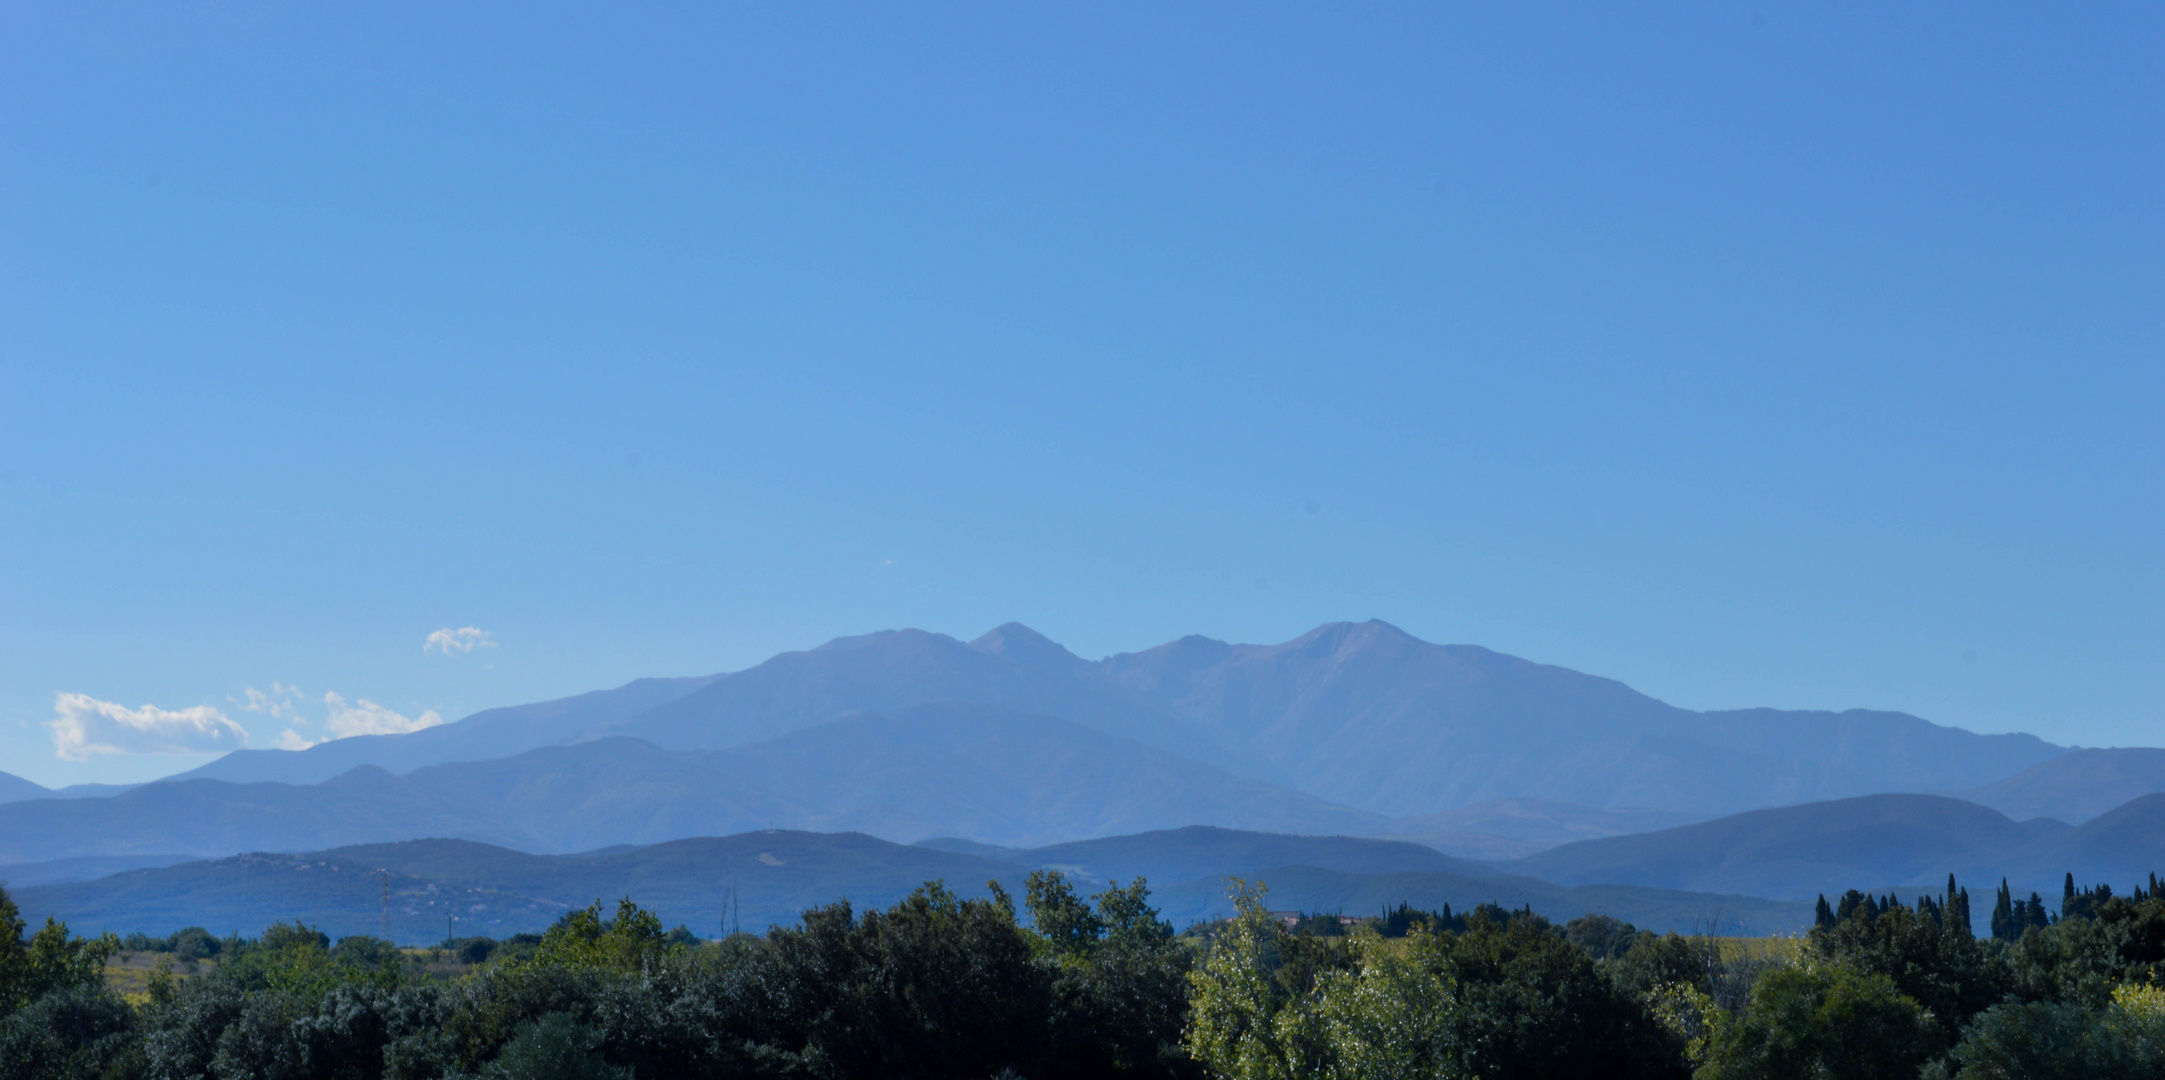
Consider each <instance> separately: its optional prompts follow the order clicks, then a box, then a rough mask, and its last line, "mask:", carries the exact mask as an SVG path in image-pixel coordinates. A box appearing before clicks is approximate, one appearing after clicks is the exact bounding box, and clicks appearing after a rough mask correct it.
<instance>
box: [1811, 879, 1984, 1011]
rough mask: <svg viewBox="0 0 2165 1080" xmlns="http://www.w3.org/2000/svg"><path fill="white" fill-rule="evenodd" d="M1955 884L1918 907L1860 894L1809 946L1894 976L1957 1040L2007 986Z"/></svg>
mask: <svg viewBox="0 0 2165 1080" xmlns="http://www.w3.org/2000/svg"><path fill="white" fill-rule="evenodd" d="M1947 884H1948V892H1947V893H1946V894H1943V897H1942V899H1941V900H1939V901H1934V900H1932V898H1930V897H1920V898H1919V900H1918V902H1917V906H1916V907H1915V908H1910V907H1907V906H1904V905H1903V904H1902V903H1901V902H1900V901H1899V900H1896V899H1895V898H1894V897H1891V896H1890V897H1887V898H1886V899H1885V900H1880V901H1875V900H1873V899H1871V898H1869V897H1865V898H1863V899H1862V900H1855V901H1853V898H1856V897H1861V896H1862V895H1863V894H1861V893H1855V892H1852V893H1850V894H1849V895H1847V896H1845V897H1843V905H1842V911H1843V914H1842V915H1841V916H1839V917H1838V918H1837V919H1836V921H1835V923H1834V925H1832V926H1828V927H1815V928H1813V930H1812V932H1811V933H1810V934H1809V935H1808V936H1807V937H1806V938H1805V949H1806V951H1807V952H1808V953H1810V954H1812V955H1814V956H1818V957H1821V958H1824V959H1827V960H1831V961H1836V962H1839V963H1841V964H1845V965H1848V966H1850V967H1853V968H1855V969H1856V970H1858V971H1861V972H1866V973H1874V974H1879V975H1884V976H1886V977H1887V978H1888V979H1890V980H1891V981H1892V982H1893V983H1894V985H1895V988H1896V989H1898V990H1900V991H1901V992H1902V993H1904V994H1906V995H1908V996H1909V997H1910V998H1912V999H1914V1000H1916V1001H1917V1002H1918V1003H1919V1004H1921V1005H1922V1006H1924V1007H1925V1008H1926V1009H1928V1010H1930V1011H1931V1013H1932V1014H1933V1015H1934V1016H1935V1017H1936V1018H1937V1019H1938V1020H1939V1022H1940V1024H1941V1026H1942V1028H1943V1031H1944V1033H1945V1035H1946V1037H1947V1038H1948V1040H1949V1041H1952V1040H1953V1038H1954V1037H1955V1035H1956V1034H1957V1033H1958V1032H1959V1031H1960V1029H1961V1026H1962V1023H1963V1021H1965V1020H1967V1019H1968V1018H1969V1017H1971V1016H1974V1015H1976V1014H1977V1013H1979V1012H1982V1011H1984V1010H1985V1009H1986V1008H1989V1007H1990V1006H1991V1005H1992V1004H1993V1003H1995V1002H1997V1001H1998V1000H1999V999H2000V997H2001V996H2002V994H2003V993H2004V992H2005V990H2006V985H2005V981H2004V979H2003V978H2001V977H2000V973H1999V972H1998V971H1997V970H1996V969H1994V968H1993V967H1992V965H1991V964H1990V963H1989V960H1988V957H1987V955H1986V951H1985V948H1984V946H1983V944H1982V943H1981V942H1979V941H1978V940H1977V936H1976V934H1975V932H1973V931H1972V930H1971V928H1970V918H1969V903H1968V898H1967V894H1966V893H1964V892H1963V891H1961V890H1959V889H1957V888H1956V887H1955V883H1954V879H1953V878H1952V877H1950V878H1948V879H1947Z"/></svg>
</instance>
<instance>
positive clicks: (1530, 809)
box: [1384, 799, 1702, 860]
mask: <svg viewBox="0 0 2165 1080" xmlns="http://www.w3.org/2000/svg"><path fill="white" fill-rule="evenodd" d="M1701 816H1702V815H1698V814H1693V813H1688V812H1681V811H1675V810H1630V809H1626V810H1610V809H1606V808H1603V807H1598V806H1581V805H1579V804H1577V803H1566V802H1555V801H1553V800H1548V799H1491V800H1489V801H1488V802H1481V803H1475V804H1473V805H1472V806H1462V807H1459V808H1458V809H1456V810H1446V811H1444V812H1442V813H1440V814H1423V815H1421V816H1418V817H1410V818H1400V819H1398V820H1397V821H1393V822H1392V823H1391V824H1390V826H1389V827H1388V828H1386V829H1385V830H1384V835H1386V836H1398V837H1404V838H1406V839H1408V840H1413V841H1416V842H1419V843H1422V844H1426V845H1428V846H1429V847H1432V848H1435V849H1436V850H1438V851H1442V852H1445V853H1446V854H1451V855H1456V856H1459V857H1460V858H1467V859H1487V860H1505V859H1519V858H1524V857H1526V856H1528V855H1532V854H1534V853H1535V852H1538V851H1546V850H1548V849H1550V848H1552V847H1557V846H1559V845H1562V844H1568V843H1571V842H1573V841H1576V840H1597V839H1600V838H1601V837H1604V836H1621V835H1625V834H1628V833H1643V832H1653V831H1654V830H1656V829H1667V828H1672V827H1674V826H1677V825H1688V824H1690V823H1691V822H1692V821H1694V820H1697V819H1698V818H1699V817H1701Z"/></svg>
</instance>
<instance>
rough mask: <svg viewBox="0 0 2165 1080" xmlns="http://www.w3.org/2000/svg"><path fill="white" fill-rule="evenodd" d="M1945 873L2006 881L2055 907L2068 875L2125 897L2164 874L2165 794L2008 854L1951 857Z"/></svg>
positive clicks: (2116, 809)
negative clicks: (2137, 885)
mask: <svg viewBox="0 0 2165 1080" xmlns="http://www.w3.org/2000/svg"><path fill="white" fill-rule="evenodd" d="M1944 868H1945V869H1947V870H1950V871H1954V872H1958V873H1962V874H1966V875H1968V876H1970V877H1973V878H1976V879H1979V880H1983V879H1986V878H1989V879H1991V880H1992V881H1993V882H1995V883H1997V882H1998V880H1999V879H2000V878H2002V877H2005V878H2007V879H2008V880H2009V882H2010V883H2011V884H2013V885H2014V887H2015V888H2016V889H2017V890H2018V891H2022V892H2028V891H2035V892H2037V893H2039V894H2040V895H2042V896H2044V897H2045V898H2047V899H2048V900H2049V901H2051V902H2052V904H2053V905H2054V906H2055V907H2057V906H2058V904H2059V896H2060V887H2061V882H2062V881H2063V880H2064V875H2066V874H2069V873H2073V874H2074V875H2075V880H2076V881H2078V882H2080V883H2082V884H2084V885H2093V884H2098V883H2104V884H2107V885H2111V886H2112V887H2113V890H2114V891H2116V892H2118V893H2120V894H2121V895H2123V896H2124V895H2126V894H2127V892H2128V889H2129V887H2131V886H2133V885H2135V884H2138V883H2143V882H2146V881H2148V879H2149V876H2150V875H2151V874H2165V793H2160V794H2154V795H2144V796H2142V797H2141V798H2138V799H2132V800H2129V801H2128V802H2126V803H2124V804H2122V805H2120V806H2116V807H2114V808H2113V809H2111V810H2108V811H2106V812H2105V813H2103V814H2099V815H2098V816H2096V817H2094V818H2091V819H2090V820H2088V821H2085V822H2083V823H2082V824H2080V825H2077V826H2075V827H2074V828H2071V829H2064V830H2060V831H2057V832H2054V833H2052V834H2050V835H2047V836H2041V837H2038V838H2036V839H2034V840H2031V841H2030V842H2029V843H2027V844H2023V845H2021V846H2019V847H2016V848H2014V849H2012V850H2009V851H2001V852H1992V851H1973V852H1964V853H1961V854H1959V855H1955V856H1952V857H1950V858H1948V859H1947V860H1946V862H1945V864H1944ZM1939 869H1940V868H1938V867H1935V868H1934V870H1935V872H1937V871H1938V870H1939Z"/></svg>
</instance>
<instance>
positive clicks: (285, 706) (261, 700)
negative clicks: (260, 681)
mask: <svg viewBox="0 0 2165 1080" xmlns="http://www.w3.org/2000/svg"><path fill="white" fill-rule="evenodd" d="M241 693H242V694H243V695H245V700H239V701H236V702H235V703H236V704H238V705H239V706H240V707H241V711H242V712H252V713H262V714H263V715H265V716H268V717H270V718H271V719H273V720H285V721H288V722H291V723H297V724H305V723H307V722H308V720H307V718H305V717H303V716H301V715H300V705H301V688H300V687H298V686H287V685H285V684H284V683H276V682H274V683H272V684H271V692H270V693H268V694H266V693H264V692H263V691H261V690H258V689H256V688H255V687H253V686H251V687H248V688H247V689H245V690H242V691H241ZM227 700H229V701H233V700H234V699H232V698H228V699H227Z"/></svg>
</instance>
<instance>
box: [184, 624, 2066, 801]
mask: <svg viewBox="0 0 2165 1080" xmlns="http://www.w3.org/2000/svg"><path fill="white" fill-rule="evenodd" d="M939 701H961V702H969V703H972V704H975V705H978V706H983V707H988V708H994V709H1003V710H1008V711H1012V712H1018V713H1029V714H1032V715H1037V716H1044V717H1053V718H1057V719H1060V720H1064V721H1067V722H1070V723H1074V724H1079V725H1082V726H1084V727H1087V728H1089V729H1091V730H1093V731H1096V732H1099V733H1102V734H1106V735H1110V736H1113V737H1115V738H1123V739H1130V740H1133V741H1134V742H1136V743H1141V744H1143V745H1146V746H1150V747H1154V748H1155V749H1157V750H1158V751H1161V752H1164V753H1169V754H1175V755H1179V756H1181V757H1183V758H1192V759H1195V760H1197V761H1201V762H1205V763H1208V764H1211V765H1214V766H1217V767H1218V768H1221V769H1225V770H1228V771H1230V772H1233V773H1237V774H1240V775H1243V776H1247V777H1250V778H1252V779H1255V780H1259V781H1264V782H1269V783H1276V784H1283V785H1287V786H1290V787H1293V788H1297V789H1299V790H1301V791H1303V792H1306V793H1308V794H1309V795H1311V796H1313V797H1315V798H1317V799H1320V800H1322V801H1323V802H1327V803H1332V804H1337V805H1340V806H1346V807H1351V808H1354V809H1357V810H1361V811H1365V812H1369V813H1374V814H1382V815H1386V816H1394V817H1396V816H1413V815H1423V814H1434V813H1439V812H1443V811H1447V810H1450V809H1453V808H1456V807H1463V806H1466V805H1468V804H1472V803H1479V802H1486V801H1493V800H1499V799H1535V800H1543V801H1549V802H1563V803H1576V804H1580V805H1584V806H1589V807H1594V808H1597V809H1600V808H1605V809H1623V808H1633V809H1643V810H1654V811H1666V812H1671V813H1675V814H1679V815H1695V816H1707V815H1714V814H1721V813H1729V812H1734V811H1736V810H1741V809H1749V808H1753V807H1760V806H1767V805H1782V804H1788V803H1795V802H1801V801H1809V800H1824V799H1830V798H1838V797H1844V796H1851V795H1860V794H1869V793H1875V792H1885V791H1947V790H1960V789H1967V788H1973V787H1978V786H1981V785H1984V784H1987V783H1991V782H1994V781H1998V780H2001V779H2004V778H2006V777H2008V776H2011V775H2013V774H2014V773H2016V772H2019V771H2021V770H2022V769H2025V768H2028V767H2030V766H2033V765H2036V764H2038V763H2039V762H2042V761H2045V760H2048V759H2050V758H2053V757H2055V756H2056V755H2058V754H2059V753H2060V752H2061V751H2060V748H2058V747H2054V746H2051V745H2050V744H2047V743H2044V742H2042V741H2040V740H2037V739H2035V738H2032V737H2030V736H2027V735H1989V736H1986V735H1975V734H1972V733H1969V732H1966V731H1961V730H1958V729H1954V728H1947V727H1941V726H1938V725H1934V724H1930V723H1927V722H1925V721H1923V720H1920V719H1917V718H1916V717H1911V716H1905V715H1902V714H1898V713H1880V712H1865V711H1851V712H1845V713H1797V712H1780V711H1776V710H1765V709H1760V710H1742V711H1735V712H1722V713H1697V712H1691V711H1689V710H1684V709H1678V708H1675V707H1673V706H1670V705H1667V704H1665V703H1663V702H1660V701H1657V700H1655V699H1653V698H1650V697H1647V696H1646V695H1644V694H1640V693H1638V692H1636V691H1634V690H1632V689H1631V688H1630V687H1628V686H1625V685H1624V684H1622V683H1619V682H1616V681H1614V680H1611V679H1603V678H1597V677H1594V676H1590V675H1584V674H1581V673H1578V672H1575V671H1570V670H1567V669H1565V668H1561V667H1555V666H1551V665H1545V664H1537V663H1532V662H1530V661H1526V660H1520V659H1517V658H1514V657H1510V656H1505V655H1503V654H1500V653H1496V652H1492V651H1490V650H1487V649H1482V648H1478V647H1475V646H1464V645H1433V644H1430V643H1427V642H1423V641H1420V640H1418V639H1416V638H1414V637H1412V636H1411V635H1408V634H1406V633H1404V632H1403V631H1400V630H1398V629H1396V628H1395V627H1391V626H1389V625H1387V624H1384V623H1380V622H1373V621H1372V622H1367V623H1359V624H1354V623H1333V624H1329V625H1326V626H1322V627H1319V628H1317V629H1316V630H1314V631H1312V632H1310V633H1308V634H1305V635H1303V636H1301V637H1300V638H1297V639H1295V640H1293V641H1289V642H1285V643H1283V644H1279V645H1230V644H1227V643H1225V642H1219V641H1212V640H1209V639H1206V638H1199V637H1189V638H1183V639H1181V640H1179V641H1176V642H1172V643H1170V644H1167V645H1164V646H1160V647H1158V648H1155V649H1150V650H1146V651H1145V652H1141V653H1132V654H1123V655H1120V656H1114V657H1110V658H1107V659H1105V660H1102V661H1097V662H1094V663H1093V662H1090V661H1086V660H1083V659H1081V658H1079V657H1077V656H1075V655H1073V654H1072V653H1069V652H1068V651H1067V650H1065V649H1063V648H1061V647H1060V646H1059V645H1057V644H1054V643H1053V642H1051V641H1049V640H1047V639H1046V638H1044V637H1043V636H1042V635H1040V634H1037V633H1036V632H1034V631H1031V630H1030V629H1028V628H1027V627H1023V626H1019V625H1016V624H1008V625H1005V626H1002V627H999V628H996V629H995V630H993V631H991V632H989V633H987V634H985V635H984V636H983V637H980V638H978V639H977V640H976V641H973V642H970V643H967V644H965V643H963V642H961V641H957V640H955V639H954V638H950V637H947V636H945V635H940V634H931V633H926V632H923V631H919V630H898V631H887V632H882V633H877V634H869V635H865V636H862V637H855V638H841V639H837V640H835V641H831V642H829V643H827V644H826V645H823V646H820V647H819V648H816V649H812V650H809V651H805V652H791V653H783V654H781V655H779V656H776V657H774V658H772V659H770V660H768V661H766V662H765V663H762V664H760V665H758V666H756V667H753V668H750V669H747V670H744V671H740V672H736V673H734V674H731V675H726V676H718V677H707V678H703V679H676V680H641V681H640V682H636V683H632V684H628V685H626V686H623V687H619V688H617V689H615V690H611V691H604V692H599V693H597V694H590V695H582V696H581V697H577V698H567V699H564V700H562V701H557V702H545V703H541V704H539V705H530V706H519V707H516V708H513V709H505V710H492V711H490V712H486V713H480V714H476V715H475V716H472V717H469V718H467V719H465V720H462V721H459V722H458V723H455V724H447V725H442V726H440V727H437V728H431V729H428V730H426V731H421V732H414V733H411V734H406V735H396V736H374V737H367V738H360V739H342V740H338V741H336V742H332V743H327V744H324V745H322V746H318V747H314V748H311V749H309V750H307V751H302V752H298V753H291V752H285V751H247V752H240V753H236V754H233V755H229V756H228V757H226V758H221V759H220V760H219V761H217V762H213V763H212V764H210V765H207V766H205V767H203V768H202V769H199V770H196V772H195V773H193V774H190V775H191V776H194V777H198V778H202V777H221V778H227V779H244V780H245V779H270V778H276V779H282V780H287V781H306V782H316V781H319V780H322V779H325V778H328V777H329V776H332V775H337V774H340V773H342V772H344V771H346V770H349V769H351V768H352V767H354V766H356V765H359V764H372V765H379V766H382V767H384V768H387V769H390V770H391V771H393V772H407V771H411V770H413V769H415V768H418V767H422V766H425V765H431V764H441V763H445V762H451V761H465V760H482V759H487V758H492V757H501V756H504V755H507V754H509V753H512V752H515V751H523V750H525V749H531V748H535V747H540V746H546V745H564V744H568V743H571V742H576V741H580V740H586V739H593V738H597V737H601V736H604V735H609V734H620V735H629V736H633V737H636V738H640V739H643V740H646V741H648V742H651V743H654V744H656V745H658V746H661V747H663V748H664V749H669V750H685V751H689V750H707V751H714V750H725V749H733V748H742V747H746V746H749V745H752V744H754V743H761V742H765V741H769V740H775V739H781V738H785V737H788V736H791V735H793V734H796V733H799V732H803V731H806V730H808V729H811V728H814V727H817V726H818V725H821V724H825V723H829V722H832V721H834V720H835V719H836V718H837V717H841V716H845V715H848V714H851V713H856V712H871V713H878V714H881V715H894V714H897V713H900V712H903V711H906V710H909V709H913V708H917V707H920V706H924V705H929V704H931V703H934V702H939ZM1138 824H1139V823H1138V822H1126V823H1122V826H1121V827H1136V826H1137V825H1138ZM1251 824H1256V825H1261V824H1262V822H1261V821H1255V822H1251ZM897 835H899V834H897Z"/></svg>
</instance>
